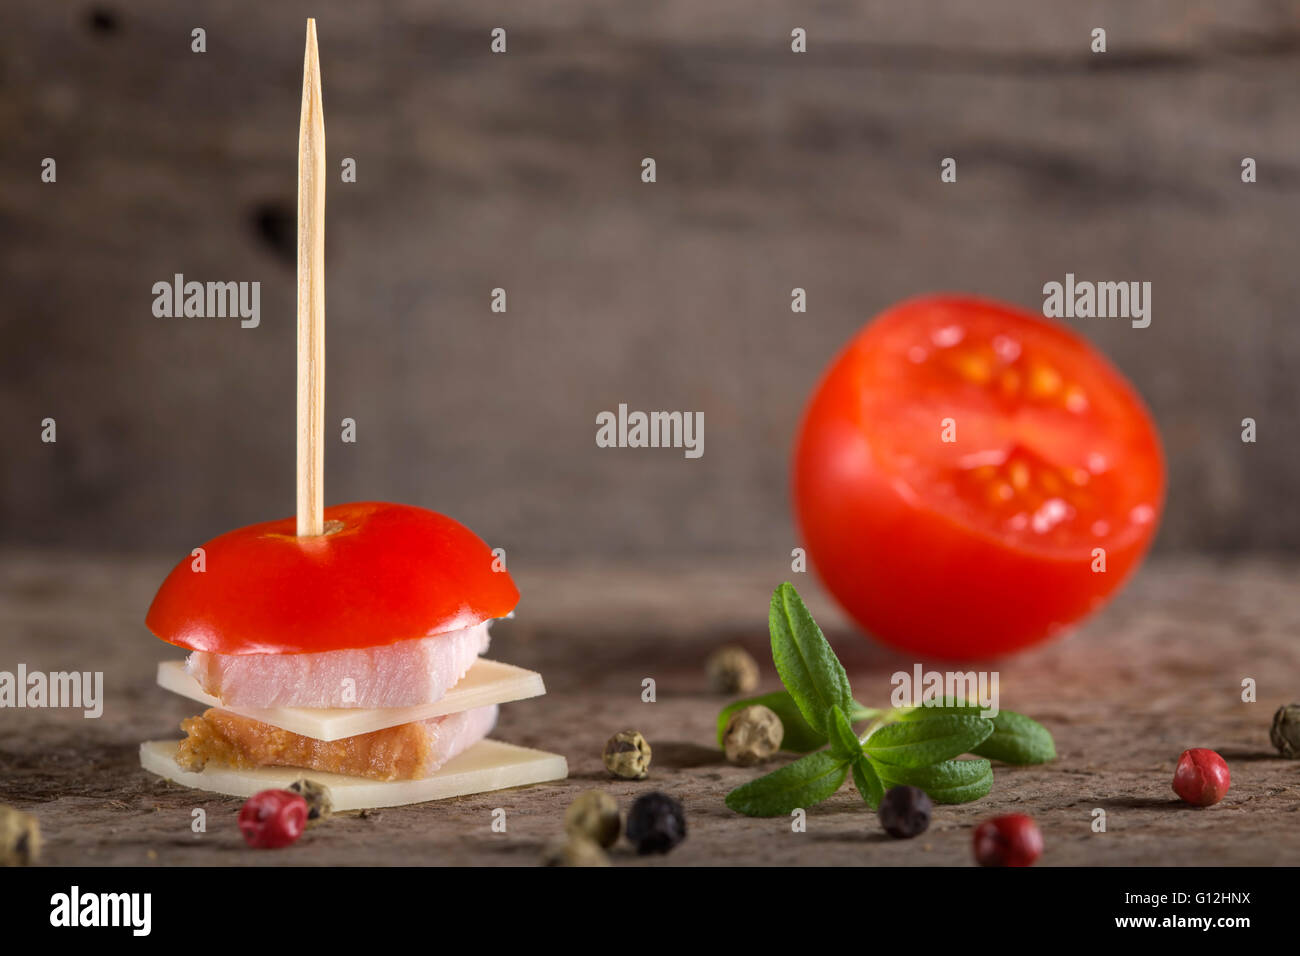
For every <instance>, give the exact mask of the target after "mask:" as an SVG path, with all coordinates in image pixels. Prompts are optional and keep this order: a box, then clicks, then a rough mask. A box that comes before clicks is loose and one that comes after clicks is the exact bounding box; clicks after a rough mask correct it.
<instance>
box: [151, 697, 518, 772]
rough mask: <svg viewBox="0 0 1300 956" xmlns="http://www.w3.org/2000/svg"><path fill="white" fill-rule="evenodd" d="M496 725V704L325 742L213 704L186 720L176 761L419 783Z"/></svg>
mask: <svg viewBox="0 0 1300 956" xmlns="http://www.w3.org/2000/svg"><path fill="white" fill-rule="evenodd" d="M496 722H497V708H496V706H495V705H493V706H491V707H478V708H475V709H474V710H465V711H461V712H460V713H458V714H447V715H445V716H443V717H430V718H429V719H428V720H421V721H417V722H416V723H412V724H402V725H400V726H398V727H389V728H387V729H386V730H376V731H374V732H372V733H369V734H361V735H360V736H357V737H345V738H343V739H342V740H334V741H325V740H315V739H313V738H311V737H303V736H302V735H301V734H294V733H290V732H289V731H287V730H281V729H280V728H279V727H272V726H271V725H270V724H263V723H261V722H259V721H256V720H249V719H248V718H247V717H241V716H239V715H238V714H232V713H231V712H230V711H228V710H219V709H217V708H215V707H214V708H209V709H208V710H206V711H204V713H203V714H202V715H201V716H199V717H189V718H187V719H186V720H184V721H182V722H181V730H183V731H185V733H186V734H187V735H188V736H187V737H186V738H185V739H184V740H182V741H181V743H180V746H179V747H178V748H177V751H176V762H177V763H178V764H179V765H180V766H181V767H182V768H183V769H185V770H191V771H200V770H202V769H203V768H204V767H205V766H207V765H208V764H211V763H215V764H224V765H226V766H231V767H303V768H305V769H308V770H324V771H326V772H329V773H339V774H345V775H348V776H356V777H371V778H373V779H375V780H418V779H420V778H421V777H427V776H429V774H431V773H433V772H434V771H435V770H437V769H438V768H439V767H441V766H442V765H443V764H444V763H446V762H447V761H448V760H450V759H451V758H452V757H455V756H456V755H457V754H459V753H461V752H462V751H465V750H468V749H469V748H470V747H472V746H473V745H474V744H476V743H478V742H479V741H480V740H482V739H483V738H484V737H486V736H487V735H488V734H489V733H491V731H492V728H493V727H494V726H496Z"/></svg>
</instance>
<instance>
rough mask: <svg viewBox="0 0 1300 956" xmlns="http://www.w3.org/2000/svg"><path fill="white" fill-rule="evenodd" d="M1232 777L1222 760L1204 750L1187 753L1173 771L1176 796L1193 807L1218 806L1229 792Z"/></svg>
mask: <svg viewBox="0 0 1300 956" xmlns="http://www.w3.org/2000/svg"><path fill="white" fill-rule="evenodd" d="M1231 782H1232V778H1231V776H1230V775H1229V773H1228V765H1227V763H1226V762H1225V761H1224V759H1223V758H1222V757H1220V756H1219V755H1218V754H1216V753H1215V752H1214V751H1213V750H1207V749H1206V748H1205V747H1193V748H1192V749H1191V750H1184V751H1183V755H1182V756H1181V757H1179V758H1178V769H1177V770H1175V771H1174V793H1176V794H1178V795H1179V796H1180V797H1182V798H1183V799H1184V800H1185V801H1187V802H1188V803H1190V804H1191V805H1192V806H1194V807H1208V806H1210V805H1211V804H1215V803H1218V802H1219V801H1220V800H1222V799H1223V797H1224V795H1225V794H1226V793H1227V792H1228V785H1229V784H1230V783H1231Z"/></svg>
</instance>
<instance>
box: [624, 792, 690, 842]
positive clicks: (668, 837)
mask: <svg viewBox="0 0 1300 956" xmlns="http://www.w3.org/2000/svg"><path fill="white" fill-rule="evenodd" d="M627 838H628V839H629V840H631V841H632V844H633V846H635V847H636V851H637V853H640V854H641V855H643V856H644V855H645V854H648V853H667V852H668V851H669V850H671V849H672V848H673V847H675V846H676V845H677V844H679V843H681V842H682V841H683V840H685V839H686V811H685V810H683V809H682V805H681V803H680V802H679V801H677V800H675V799H673V798H672V797H670V796H668V794H666V793H660V792H659V791H657V790H656V791H653V792H651V793H645V794H642V795H641V796H639V797H637V798H636V802H635V803H634V804H632V809H631V810H630V811H629V812H628V815H627Z"/></svg>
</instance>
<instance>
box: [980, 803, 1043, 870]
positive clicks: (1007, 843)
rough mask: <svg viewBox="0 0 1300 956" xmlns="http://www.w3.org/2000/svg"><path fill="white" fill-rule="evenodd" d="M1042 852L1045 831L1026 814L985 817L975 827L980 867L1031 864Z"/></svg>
mask: <svg viewBox="0 0 1300 956" xmlns="http://www.w3.org/2000/svg"><path fill="white" fill-rule="evenodd" d="M1042 852H1043V834H1042V833H1041V832H1040V831H1039V829H1038V824H1036V823H1035V822H1034V821H1033V818H1032V817H1027V816H1025V815H1024V814H1023V813H1008V814H1007V815H1006V816H1002V817H994V818H993V819H992V820H985V821H984V822H983V823H981V824H980V825H979V826H977V827H976V828H975V862H976V863H978V864H979V865H980V866H1031V865H1032V864H1033V862H1034V861H1035V860H1037V859H1038V857H1039V856H1040V855H1042Z"/></svg>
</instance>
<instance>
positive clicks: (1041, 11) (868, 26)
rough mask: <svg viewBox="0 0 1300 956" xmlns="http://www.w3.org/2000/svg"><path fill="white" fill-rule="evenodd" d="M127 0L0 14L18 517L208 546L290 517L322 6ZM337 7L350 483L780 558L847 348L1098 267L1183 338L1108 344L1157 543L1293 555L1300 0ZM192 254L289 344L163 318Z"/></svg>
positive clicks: (16, 523) (348, 488)
mask: <svg viewBox="0 0 1300 956" xmlns="http://www.w3.org/2000/svg"><path fill="white" fill-rule="evenodd" d="M114 9H115V10H117V12H118V15H119V23H120V25H119V27H118V29H117V30H116V31H115V32H112V33H104V32H102V31H92V30H90V29H88V28H87V26H86V25H85V23H84V21H83V20H82V19H80V14H79V12H78V10H77V8H75V7H67V6H65V5H59V4H49V3H42V2H38V0H10V2H6V3H5V4H3V6H0V63H3V82H2V83H0V177H3V183H4V188H3V189H0V286H2V287H3V289H4V298H3V305H2V306H0V447H2V448H3V468H0V538H3V539H5V540H8V541H11V542H26V543H32V544H51V545H52V544H59V543H62V544H65V545H68V546H72V547H96V546H103V547H111V548H135V547H143V546H146V545H153V546H157V547H160V548H166V549H169V550H170V551H171V552H174V553H175V554H177V555H178V556H179V555H180V554H183V553H186V552H188V550H189V549H190V548H191V547H194V546H196V545H198V544H200V543H202V542H203V541H204V540H206V539H207V538H209V537H211V536H212V535H215V534H219V533H221V532H224V531H226V530H229V529H230V528H232V527H236V526H239V525H243V524H248V523H252V522H255V521H262V520H268V519H272V518H279V517H283V516H286V515H288V514H291V513H293V510H294V489H293V485H292V483H291V480H290V474H291V469H292V464H291V458H290V456H289V454H288V446H289V445H290V444H291V442H292V438H291V436H292V434H293V428H294V419H293V412H292V410H291V407H292V402H293V398H292V394H293V392H292V389H291V388H289V386H288V383H287V380H286V369H287V368H288V365H289V363H291V362H292V361H293V358H292V356H293V355H294V348H295V346H294V338H295V332H294V322H293V315H294V304H295V303H294V299H295V285H294V274H293V261H294V243H293V216H294V180H293V169H294V150H295V146H296V141H295V137H294V135H293V122H294V118H295V117H296V116H297V110H298V106H299V101H298V97H299V93H300V90H299V81H300V74H301V65H300V63H299V61H298V56H299V53H300V51H301V49H302V46H301V43H302V32H301V31H302V17H303V15H304V14H305V13H306V12H308V11H306V10H304V9H302V8H299V7H298V6H297V5H294V4H256V3H251V2H237V3H217V2H215V0H197V2H193V3H186V4H174V3H165V2H162V0H142V2H133V3H131V4H129V5H127V4H122V5H120V6H115V7H114ZM310 12H312V13H313V15H314V16H316V17H317V19H318V21H319V23H320V35H321V42H322V45H323V49H322V51H321V52H322V55H323V57H324V59H325V63H326V68H327V69H326V74H325V76H324V82H325V85H326V87H327V89H326V94H327V96H328V98H329V102H330V143H331V149H332V150H333V155H332V157H331V168H330V170H329V175H330V176H331V177H333V179H332V182H331V184H330V186H331V192H330V209H329V222H328V226H329V229H330V248H329V250H328V253H327V262H328V265H329V268H330V343H331V353H330V354H331V360H330V393H329V396H328V398H327V407H326V418H325V420H326V423H327V426H328V430H327V440H328V441H329V450H330V455H329V461H328V462H327V463H326V469H327V471H326V478H327V480H328V483H329V489H330V490H329V499H328V500H329V502H340V501H348V500H364V499H375V498H378V499H388V500H398V501H409V502H411V503H414V504H420V505H425V506H428V507H432V508H435V509H437V510H440V511H444V512H446V513H448V514H452V515H454V516H456V517H458V518H460V519H461V520H463V521H465V522H466V523H468V524H469V525H470V526H471V527H473V528H475V530H476V531H478V532H479V533H480V534H481V535H483V536H484V537H485V538H486V539H488V540H489V541H491V542H492V543H493V544H494V545H500V546H502V547H505V548H507V550H508V551H509V552H510V554H511V555H512V556H515V555H529V556H531V557H541V556H546V555H550V556H567V557H574V556H583V555H585V556H597V555H603V556H607V557H611V558H616V557H620V556H622V557H627V556H635V555H657V556H661V557H666V556H670V555H673V554H681V553H697V554H725V553H729V552H745V553H748V554H753V555H759V556H761V555H780V554H788V553H789V549H790V548H791V547H793V546H794V545H796V544H797V543H798V542H797V540H795V532H794V529H793V528H792V527H791V525H790V522H789V520H788V517H787V516H788V508H787V502H786V493H787V466H788V453H789V448H790V444H791V441H792V438H793V434H794V429H795V426H796V423H797V420H798V416H799V414H800V410H801V407H802V403H803V401H804V399H805V397H806V395H807V393H808V391H809V389H811V388H812V386H813V384H814V383H815V382H816V380H817V378H818V376H819V374H820V372H821V370H822V368H823V367H824V365H825V363H826V362H827V361H828V360H829V358H830V357H831V356H832V355H833V354H834V353H835V351H836V350H837V349H838V348H839V347H840V346H841V345H842V343H843V342H844V341H845V340H846V338H847V337H848V336H849V335H850V334H851V333H852V332H853V331H854V330H855V329H857V328H858V327H859V326H860V325H861V324H862V323H863V322H865V321H866V320H867V319H868V318H869V317H870V316H871V315H873V314H874V313H875V312H877V311H878V310H879V309H881V308H883V307H885V306H886V305H888V304H889V303H891V302H893V301H896V300H898V299H900V298H904V297H907V296H910V295H914V294H916V293H919V292H925V291H930V290H934V289H936V288H943V289H960V290H968V291H972V292H978V293H982V294H987V295H992V296H995V297H1000V298H1004V299H1007V300H1010V301H1014V302H1018V303H1021V304H1023V305H1024V306H1026V307H1028V308H1031V309H1032V308H1036V307H1037V306H1038V305H1039V304H1040V303H1041V288H1042V284H1043V283H1044V282H1046V281H1049V280H1058V281H1059V280H1060V279H1061V278H1062V277H1063V276H1064V274H1065V273H1066V272H1067V271H1072V272H1074V273H1076V274H1077V275H1079V276H1080V277H1085V276H1086V277H1101V278H1115V279H1125V278H1131V279H1143V280H1149V281H1151V282H1152V283H1153V305H1154V317H1153V323H1152V326H1151V327H1150V328H1149V329H1145V330H1132V329H1129V328H1127V327H1125V326H1123V324H1122V323H1113V322H1101V321H1093V322H1078V323H1075V325H1074V327H1075V328H1077V329H1078V330H1079V331H1080V332H1081V333H1082V334H1084V335H1086V336H1088V337H1089V338H1090V339H1091V340H1092V341H1094V342H1095V343H1096V344H1097V345H1098V346H1099V347H1100V348H1101V349H1102V350H1103V351H1104V352H1105V353H1106V354H1107V355H1109V356H1110V357H1111V358H1112V359H1113V360H1114V361H1115V363H1116V364H1117V365H1118V366H1119V367H1120V368H1121V369H1122V370H1123V371H1124V372H1125V373H1126V374H1127V375H1129V376H1130V377H1131V379H1132V380H1133V381H1134V383H1135V384H1136V386H1137V387H1138V389H1139V390H1140V391H1141V392H1142V394H1143V395H1144V397H1145V398H1146V399H1147V401H1148V402H1149V404H1150V405H1151V407H1152V410H1153V412H1154V414H1155V416H1156V418H1157V420H1158V422H1159V424H1160V426H1161V429H1162V432H1163V436H1164V440H1165V442H1166V446H1167V451H1168V453H1169V461H1170V472H1171V473H1170V483H1171V484H1170V498H1169V512H1168V515H1167V518H1166V521H1165V524H1164V527H1163V530H1162V534H1161V538H1160V541H1159V546H1160V547H1161V548H1164V549H1166V550H1170V551H1176V550H1180V549H1187V548H1208V549H1214V550H1217V551H1240V550H1244V549H1252V548H1261V549H1270V550H1274V551H1294V550H1295V549H1296V548H1297V546H1300V509H1297V508H1295V507H1294V489H1295V487H1296V486H1297V484H1298V483H1300V435H1298V434H1297V431H1296V429H1297V425H1296V418H1295V415H1294V410H1295V409H1296V408H1297V407H1300V377H1297V375H1296V374H1295V369H1296V367H1297V363H1298V362H1300V324H1297V323H1296V322H1294V321H1293V319H1292V314H1293V313H1294V309H1295V304H1296V302H1298V301H1300V270H1296V268H1295V263H1296V262H1297V261H1300V231H1297V230H1296V229H1295V223H1296V222H1297V221H1300V155H1298V154H1297V144H1300V111H1297V110H1296V108H1295V103H1296V99H1297V95H1298V94H1300V69H1297V66H1298V65H1300V17H1298V16H1297V4H1296V3H1294V2H1289V0H1288V2H1273V0H1229V2H1210V0H1195V2H1187V0H1156V2H1151V3H1143V4H1133V3H1130V2H1127V0H1104V2H1098V3H1090V4H1086V5H1081V4H1044V3H1041V2H1037V0H991V2H985V3H980V4H975V5H972V4H970V3H968V2H965V0H936V2H915V3H897V2H861V3H859V2H838V0H835V2H832V0H827V2H818V3H811V4H810V3H805V2H793V0H757V2H753V3H739V2H735V0H717V2H710V3H707V4H700V3H698V2H695V0H665V2H661V3H655V4H603V3H596V2H594V0H548V2H546V3H536V4H520V3H515V2H508V0H479V2H470V0H456V2H448V3H439V4H436V5H430V4H427V3H424V2H417V0H400V2H394V3H390V4H385V5H383V7H382V8H380V7H377V6H375V5H372V4H351V3H345V2H342V0H322V2H320V3H317V4H314V5H313V7H312V10H311V11H310ZM200 25H201V26H203V27H205V28H206V29H207V31H208V37H209V42H208V52H207V53H206V54H202V55H198V54H194V53H191V52H190V49H189V32H190V30H191V29H193V28H194V27H195V26H200ZM794 25H801V26H804V27H805V28H806V29H807V30H808V31H809V36H810V46H809V53H808V54H807V55H805V56H795V55H793V54H791V53H790V52H789V47H788V38H789V31H790V29H791V28H792V26H794ZM1098 25H1104V26H1105V27H1106V28H1107V29H1108V31H1109V46H1110V53H1108V54H1107V55H1106V56H1104V57H1097V56H1093V55H1092V54H1090V53H1088V52H1087V41H1088V36H1089V31H1090V30H1091V29H1092V28H1093V27H1095V26H1098ZM496 26H504V27H506V28H508V31H509V52H508V53H507V54H505V55H503V56H493V55H492V54H491V53H490V52H489V31H490V30H491V29H492V28H493V27H496ZM647 155H653V156H655V157H656V158H657V160H658V167H659V182H658V183H656V184H655V185H654V186H646V185H644V184H642V183H640V181H639V176H638V173H639V163H640V160H641V159H642V157H644V156H647ZM1248 155H1249V156H1253V157H1255V158H1256V159H1257V160H1258V162H1259V169H1260V177H1259V182H1258V183H1256V184H1254V185H1250V186H1247V185H1244V184H1243V183H1241V181H1240V162H1241V159H1242V157H1243V156H1248ZM45 156H53V157H57V159H58V162H59V182H58V184H57V185H46V184H42V183H40V181H39V163H40V159H41V158H42V157H45ZM348 156H350V157H354V158H356V159H357V161H358V181H357V182H356V183H354V184H343V183H341V181H340V180H339V178H338V175H339V173H338V168H339V167H338V163H339V162H340V161H341V160H342V158H343V157H348ZM945 156H953V157H955V158H957V159H958V162H959V167H958V168H959V178H958V182H957V184H954V185H948V186H944V185H943V184H941V183H940V182H939V175H938V172H939V160H940V159H941V158H942V157H945ZM177 271H181V272H184V273H186V274H187V275H190V276H192V277H194V278H198V279H203V280H209V279H212V280H218V279H221V280H224V279H230V280H233V279H241V280H260V281H262V283H263V287H262V290H263V297H262V311H263V318H262V324H261V326H260V327H259V328H258V329H249V330H244V329H240V328H238V324H237V323H232V322H229V321H221V320H211V321H209V320H182V319H170V320H168V319H155V318H154V317H153V316H152V315H151V314H150V311H149V309H150V293H149V289H150V285H151V283H153V282H155V281H157V280H159V279H166V278H170V277H171V276H172V275H173V274H174V273H175V272H177ZM794 286H801V287H804V288H806V289H808V292H809V304H810V311H809V313H808V314H807V315H798V316H796V315H792V314H791V313H790V310H789V296H790V290H791V288H792V287H794ZM498 287H500V288H504V289H506V290H507V292H508V294H509V312H508V313H507V314H505V315H499V314H493V313H491V312H490V311H489V303H490V294H491V290H492V289H494V288H498ZM619 402H627V403H628V404H629V406H630V407H632V408H642V409H692V410H701V411H703V412H704V413H705V417H706V425H707V428H706V450H705V454H704V457H703V458H701V459H699V460H697V461H686V460H683V459H682V458H681V457H680V456H674V455H672V454H669V453H656V452H654V451H650V450H646V451H641V450H631V449H629V450H622V449H598V448H596V447H595V445H594V440H593V439H594V433H595V425H594V419H595V415H596V414H597V413H598V412H599V411H601V410H606V409H613V408H616V407H617V404H618V403H619ZM45 416H53V417H55V418H56V419H57V420H58V422H59V442H58V444H57V445H53V446H50V445H43V444H41V443H40V441H39V434H40V429H39V423H40V420H41V419H42V418H43V417H45ZM345 416H346V417H352V418H354V419H356V421H357V423H358V441H357V443H356V444H355V445H348V444H343V443H341V442H340V441H339V440H338V434H339V432H338V427H339V422H340V420H341V419H342V418H343V417H345ZM1247 416H1252V417H1255V418H1256V419H1257V420H1258V421H1259V436H1260V437H1259V442H1258V443H1257V444H1255V445H1243V444H1242V443H1241V441H1240V440H1239V433H1240V421H1241V419H1242V418H1243V417H1247Z"/></svg>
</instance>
